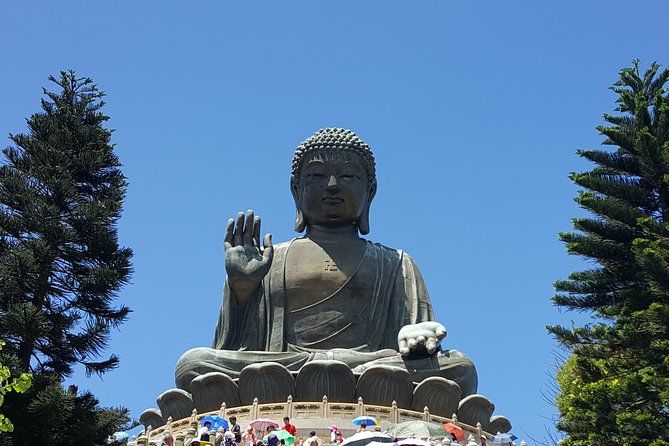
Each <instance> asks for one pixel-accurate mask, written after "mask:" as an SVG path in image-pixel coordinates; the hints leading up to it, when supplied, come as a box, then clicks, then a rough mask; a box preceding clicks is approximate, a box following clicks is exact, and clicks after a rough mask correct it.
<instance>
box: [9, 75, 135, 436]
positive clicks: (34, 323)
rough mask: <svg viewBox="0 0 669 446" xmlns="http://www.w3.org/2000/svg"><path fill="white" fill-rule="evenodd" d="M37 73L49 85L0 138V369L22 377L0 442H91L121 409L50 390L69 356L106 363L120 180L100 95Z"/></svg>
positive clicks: (121, 264) (122, 314)
mask: <svg viewBox="0 0 669 446" xmlns="http://www.w3.org/2000/svg"><path fill="white" fill-rule="evenodd" d="M49 79H50V81H51V82H53V83H54V84H55V85H56V87H57V91H55V92H52V91H48V90H46V89H45V90H44V94H45V96H46V97H45V99H43V100H42V101H41V105H42V111H41V112H39V113H35V114H33V115H32V116H31V117H30V118H29V119H28V120H27V125H28V132H27V133H26V134H17V135H11V136H10V139H11V141H12V142H13V144H14V145H13V146H12V147H8V148H6V149H5V150H4V151H3V153H4V155H5V160H4V161H5V162H4V164H3V165H2V166H0V338H1V339H4V340H5V341H6V343H7V344H6V349H5V350H4V351H3V355H2V361H3V363H4V364H6V365H7V369H3V370H2V373H6V372H7V371H10V370H11V372H12V373H13V374H15V373H19V374H21V373H32V375H33V379H34V385H33V386H32V387H31V388H30V389H29V390H28V391H27V392H26V393H24V394H21V395H18V394H16V393H9V394H7V395H6V399H5V406H4V408H3V410H4V411H5V413H6V414H7V415H8V416H9V417H10V418H11V419H12V422H13V423H14V424H15V426H16V429H15V430H14V432H13V433H11V435H10V434H8V433H0V444H2V445H5V444H19V445H23V444H58V445H61V444H93V440H95V444H103V443H104V438H106V436H107V435H110V434H112V433H113V432H114V431H116V430H117V429H119V428H122V427H123V426H124V425H125V424H126V423H127V421H128V418H127V411H126V410H125V409H122V408H118V409H116V408H101V407H99V406H98V401H97V400H96V399H95V398H94V397H93V395H91V394H90V393H83V394H79V393H78V392H77V391H76V389H74V390H73V389H72V388H70V389H68V390H66V389H64V388H63V387H62V381H63V379H64V378H66V377H68V376H69V375H70V374H71V373H72V370H73V367H74V366H75V365H77V364H79V365H82V366H84V368H85V370H86V372H87V374H89V375H90V374H92V373H95V374H103V373H105V372H107V371H109V370H111V369H113V368H114V367H116V366H117V365H118V362H119V359H118V357H117V356H116V355H113V354H112V355H111V356H109V357H108V358H101V356H102V354H103V352H104V349H105V348H106V346H107V344H108V340H109V336H110V332H111V330H112V329H113V328H116V327H118V326H119V325H120V324H122V323H123V322H124V321H125V320H126V318H127V317H128V314H129V313H130V309H129V308H128V307H126V306H124V305H117V304H116V303H115V299H116V296H117V293H118V291H119V290H120V289H121V287H122V286H123V285H124V284H126V283H127V282H128V280H129V277H130V274H131V271H132V266H131V263H130V259H131V257H132V251H131V250H130V249H128V248H125V247H122V246H119V242H118V237H117V230H116V224H117V221H118V219H119V218H120V215H121V210H122V205H123V199H124V197H125V192H126V187H127V184H126V180H125V177H124V176H123V174H122V172H121V170H120V162H119V160H118V158H117V156H116V155H115V154H114V146H113V144H112V143H111V134H112V132H111V130H108V129H106V128H104V123H105V122H106V121H107V120H108V119H109V118H108V117H107V116H105V115H104V113H103V112H102V108H103V106H104V102H103V100H102V98H103V96H104V94H103V93H102V92H101V91H99V90H98V88H97V87H96V85H95V84H93V82H92V80H91V79H88V78H80V77H77V76H76V75H75V73H74V72H72V71H70V72H61V73H60V77H59V78H54V77H50V78H49ZM20 376H24V375H20ZM12 385H13V384H12ZM17 386H18V388H20V389H24V388H25V383H22V384H17ZM13 389H14V387H13ZM103 437H104V438H103Z"/></svg>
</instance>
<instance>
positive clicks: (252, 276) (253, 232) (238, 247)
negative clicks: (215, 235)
mask: <svg viewBox="0 0 669 446" xmlns="http://www.w3.org/2000/svg"><path fill="white" fill-rule="evenodd" d="M273 257H274V247H273V246H272V235H271V234H267V235H265V238H264V239H263V249H262V250H261V249H260V217H257V216H254V215H253V211H252V210H248V211H247V212H246V216H244V213H243V212H240V213H239V214H237V221H236V222H235V220H233V219H232V218H231V219H230V220H228V227H227V230H226V232H225V270H226V271H227V273H228V284H229V285H230V288H231V289H232V292H233V293H235V296H237V301H238V302H239V304H240V305H246V304H247V303H248V301H249V300H250V298H251V296H252V295H253V292H254V291H255V290H256V289H257V288H258V286H260V282H262V279H263V277H265V275H266V274H267V273H268V272H269V268H270V266H271V265H272V258H273Z"/></svg>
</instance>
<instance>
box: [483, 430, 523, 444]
mask: <svg viewBox="0 0 669 446" xmlns="http://www.w3.org/2000/svg"><path fill="white" fill-rule="evenodd" d="M517 439H518V437H516V436H515V435H513V434H500V433H499V432H497V435H493V436H492V440H491V441H490V443H491V444H511V442H512V441H514V440H517Z"/></svg>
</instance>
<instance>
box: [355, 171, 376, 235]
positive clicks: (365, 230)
mask: <svg viewBox="0 0 669 446" xmlns="http://www.w3.org/2000/svg"><path fill="white" fill-rule="evenodd" d="M374 195H376V182H374V183H373V184H372V186H371V187H370V188H369V197H368V198H367V203H366V204H365V208H364V209H363V210H362V214H360V218H359V219H358V231H360V234H362V235H366V234H369V208H370V207H371V206H372V200H373V199H374Z"/></svg>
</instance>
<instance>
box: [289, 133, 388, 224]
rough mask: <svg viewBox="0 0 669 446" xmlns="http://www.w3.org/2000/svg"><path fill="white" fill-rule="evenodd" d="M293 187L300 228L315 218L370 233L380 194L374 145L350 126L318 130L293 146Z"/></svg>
mask: <svg viewBox="0 0 669 446" xmlns="http://www.w3.org/2000/svg"><path fill="white" fill-rule="evenodd" d="M290 190H291V192H292V194H293V198H294V199H295V207H296V208H297V216H296V218H295V230H296V231H297V232H302V231H304V229H305V228H306V227H308V226H309V225H312V224H319V225H324V226H344V225H355V226H356V227H357V229H358V231H359V232H360V233H361V234H363V235H364V234H367V233H369V207H370V205H371V203H372V199H373V198H374V195H375V194H376V168H375V164H374V155H373V154H372V149H371V148H370V147H369V145H367V143H365V142H364V141H363V140H361V139H360V138H359V137H358V135H356V134H355V133H353V132H352V131H350V130H346V129H339V128H327V129H322V130H319V131H317V132H316V133H314V134H313V135H312V136H310V137H309V138H308V139H307V140H306V141H304V142H303V143H302V144H300V145H299V146H298V147H297V149H296V150H295V156H294V157H293V166H292V172H291V177H290Z"/></svg>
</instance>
